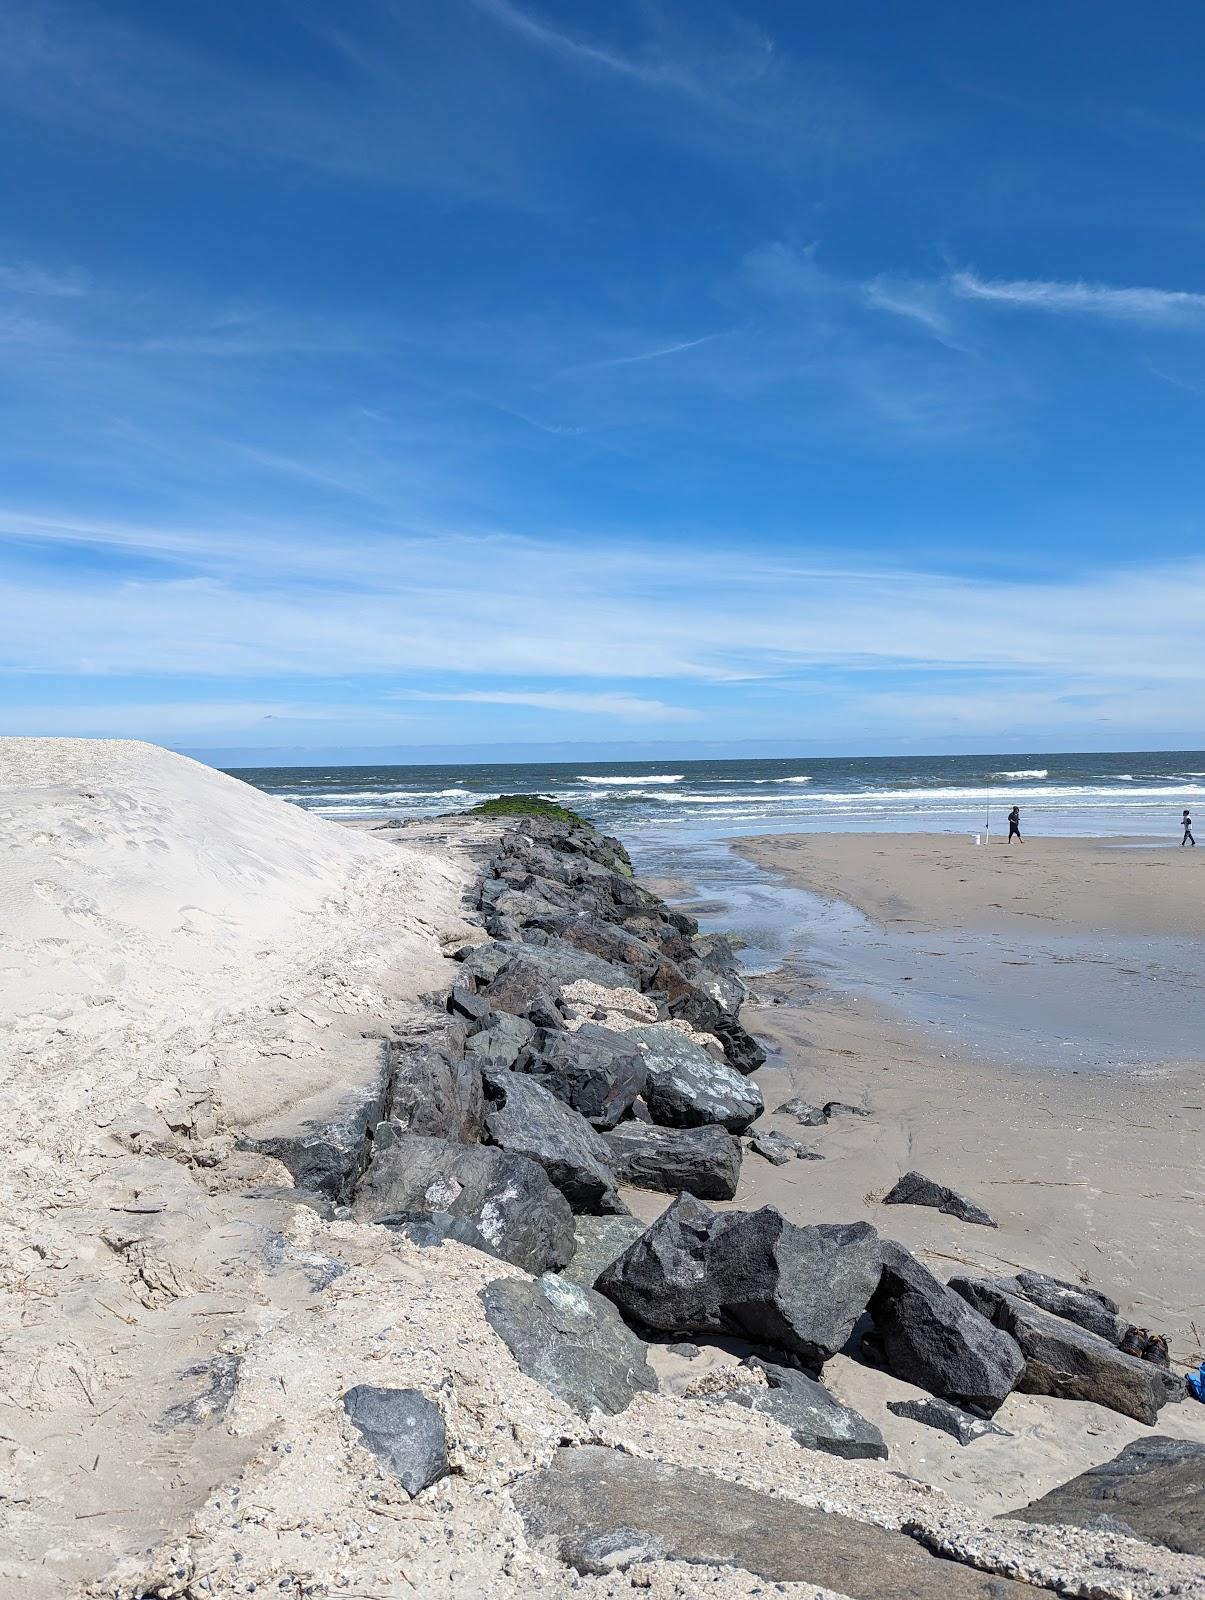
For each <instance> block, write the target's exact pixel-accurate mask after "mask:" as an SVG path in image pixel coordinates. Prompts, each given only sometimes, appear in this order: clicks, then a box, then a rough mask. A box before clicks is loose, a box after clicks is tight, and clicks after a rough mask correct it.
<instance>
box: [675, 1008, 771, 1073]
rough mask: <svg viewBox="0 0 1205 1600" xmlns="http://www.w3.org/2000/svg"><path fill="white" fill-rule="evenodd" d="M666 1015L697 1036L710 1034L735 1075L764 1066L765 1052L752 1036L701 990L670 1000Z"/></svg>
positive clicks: (730, 1014) (726, 1009)
mask: <svg viewBox="0 0 1205 1600" xmlns="http://www.w3.org/2000/svg"><path fill="white" fill-rule="evenodd" d="M669 1012H670V1016H671V1017H677V1018H678V1019H679V1021H681V1022H689V1023H690V1025H691V1027H692V1028H695V1029H697V1030H698V1032H699V1033H711V1034H714V1035H715V1037H716V1038H717V1039H718V1040H719V1041H720V1043H721V1044H722V1045H723V1047H724V1055H725V1057H726V1058H727V1060H728V1064H729V1065H730V1066H733V1067H735V1068H736V1070H737V1071H738V1072H744V1073H746V1074H747V1073H750V1072H756V1071H757V1069H758V1067H761V1066H764V1065H765V1061H766V1052H765V1051H764V1050H763V1049H762V1047H761V1045H759V1044H758V1042H757V1040H756V1039H755V1038H754V1037H753V1035H752V1034H751V1033H750V1032H749V1031H748V1030H747V1029H745V1028H743V1027H742V1026H741V1024H740V1023H739V1022H738V1021H737V1018H736V1016H735V1015H734V1014H733V1013H732V1012H731V1011H729V1010H728V1008H727V1007H726V1006H724V1005H721V1003H720V1002H719V1001H718V1000H716V999H715V998H714V997H713V996H712V995H709V994H707V993H705V991H704V990H702V989H699V988H696V987H694V986H691V987H688V988H687V989H686V990H685V991H684V992H683V993H681V994H679V995H678V996H677V997H671V999H670V1002H669Z"/></svg>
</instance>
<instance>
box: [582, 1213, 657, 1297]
mask: <svg viewBox="0 0 1205 1600" xmlns="http://www.w3.org/2000/svg"><path fill="white" fill-rule="evenodd" d="M647 1226H648V1224H647V1223H645V1222H641V1220H640V1218H639V1217H631V1216H615V1217H577V1218H575V1219H574V1225H573V1237H574V1240H575V1242H576V1245H577V1248H576V1249H575V1250H574V1252H573V1260H572V1261H570V1263H569V1265H568V1266H566V1267H562V1268H561V1277H562V1278H566V1279H568V1281H569V1282H570V1283H580V1284H582V1285H584V1286H585V1287H586V1288H587V1289H593V1287H594V1284H595V1280H596V1279H597V1278H598V1275H599V1273H600V1272H602V1270H603V1269H604V1267H609V1266H610V1265H611V1263H612V1261H615V1260H616V1259H617V1258H618V1257H619V1256H621V1255H622V1254H623V1252H624V1251H625V1250H626V1249H627V1247H628V1246H629V1245H630V1244H631V1243H632V1242H633V1241H634V1240H636V1239H639V1237H640V1235H641V1234H642V1233H643V1232H644V1230H645V1228H646V1227H647Z"/></svg>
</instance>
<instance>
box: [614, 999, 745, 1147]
mask: <svg viewBox="0 0 1205 1600" xmlns="http://www.w3.org/2000/svg"><path fill="white" fill-rule="evenodd" d="M624 1037H625V1038H626V1039H627V1040H628V1041H629V1042H630V1043H631V1044H633V1045H635V1047H636V1049H637V1050H639V1052H640V1055H641V1057H642V1059H643V1061H644V1065H645V1068H646V1070H647V1073H648V1078H647V1082H646V1083H645V1087H644V1099H645V1103H646V1104H647V1105H648V1108H649V1111H650V1113H651V1114H652V1118H653V1121H654V1122H660V1123H664V1124H666V1125H667V1126H669V1127H672V1128H697V1127H701V1126H703V1125H704V1124H706V1123H709V1122H715V1123H719V1124H720V1126H721V1127H724V1128H727V1129H728V1131H729V1133H743V1132H744V1131H745V1129H746V1128H747V1127H748V1126H749V1125H750V1123H752V1122H755V1121H756V1120H757V1118H758V1117H760V1116H761V1114H762V1112H763V1110H764V1109H765V1106H764V1104H763V1101H762V1094H761V1090H760V1089H759V1088H758V1086H757V1085H756V1084H755V1083H753V1082H751V1081H750V1079H749V1078H747V1077H745V1076H744V1075H743V1074H742V1073H739V1072H737V1071H736V1070H735V1068H733V1067H730V1066H729V1065H728V1063H727V1062H726V1061H717V1060H716V1058H715V1056H713V1055H712V1054H711V1053H710V1052H709V1051H707V1050H704V1049H703V1048H702V1047H701V1046H700V1045H697V1044H696V1043H695V1042H694V1041H693V1040H691V1039H688V1038H687V1037H686V1036H685V1034H683V1033H681V1032H679V1031H678V1029H677V1028H674V1027H671V1026H669V1025H667V1024H666V1023H654V1024H652V1025H651V1026H648V1027H643V1028H632V1029H630V1030H629V1031H628V1032H627V1033H626V1034H625V1035H624Z"/></svg>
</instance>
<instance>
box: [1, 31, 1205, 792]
mask: <svg viewBox="0 0 1205 1600" xmlns="http://www.w3.org/2000/svg"><path fill="white" fill-rule="evenodd" d="M1203 55H1205V10H1202V9H1201V8H1198V7H1187V6H1181V7H1170V6H1169V7H1146V8H1140V7H1135V6H1133V5H1130V4H1127V5H1122V4H1113V3H1108V0H1094V3H1082V4H1080V3H1074V0H1065V3H1060V4H1059V5H1057V6H1051V5H1049V4H1046V3H1042V4H1033V3H1027V0H1021V3H1014V4H1012V5H1010V6H1007V7H994V8H988V7H981V6H968V5H966V4H965V0H963V3H959V4H941V3H934V0H916V3H914V4H911V5H907V6H903V5H900V4H898V3H897V0H863V3H861V4H859V5H856V6H816V7H801V6H787V5H782V4H771V3H763V4H751V3H746V4H741V5H719V4H712V3H711V0H607V3H606V4H604V3H602V0H592V3H587V0H577V3H575V4H570V3H566V0H441V3H440V4H438V5H432V4H428V3H426V0H352V3H348V4H345V5H342V6H337V7H336V6H331V5H329V4H327V3H323V0H287V3H286V0H253V3H252V4H250V5H248V4H247V0H240V3H239V4H237V5H236V4H233V3H230V0H208V3H207V4H206V5H204V6H186V5H182V4H178V3H164V0H141V3H140V0H105V3H103V4H100V3H88V0H0V608H2V614H3V616H4V619H5V622H4V626H3V628H0V726H2V727H3V729H4V730H5V731H10V732H17V733H80V734H121V735H134V736H139V737H147V738H152V739H157V740H159V741H161V742H164V743H168V744H171V745H173V746H176V747H178V748H183V749H190V750H204V751H209V752H220V753H221V755H222V757H223V758H224V759H232V758H233V759H237V757H238V755H239V753H240V752H241V753H243V755H244V756H245V757H246V759H248V760H265V759H271V755H272V752H274V751H278V752H280V753H281V759H287V760H289V761H301V760H306V759H310V758H312V759H314V760H319V761H320V760H328V759H331V758H332V757H333V756H337V755H338V754H339V753H344V754H346V755H347V756H348V757H349V758H354V757H355V756H356V755H360V754H370V755H371V756H372V757H373V758H375V759H380V758H382V757H383V756H385V755H386V754H388V753H389V752H391V751H397V752H402V753H405V754H410V753H414V754H416V756H421V752H422V750H423V748H424V747H426V746H429V745H439V746H441V747H452V748H454V749H456V750H457V751H459V752H461V753H471V752H472V750H473V749H474V748H476V747H479V746H480V747H485V746H489V747H490V748H489V754H490V755H495V756H496V755H497V754H498V753H499V750H500V749H501V750H513V751H514V752H515V753H516V754H522V751H523V749H524V747H525V746H528V745H537V744H538V745H540V746H542V747H543V746H548V745H554V744H561V743H562V742H565V741H569V742H572V743H575V744H577V745H578V746H579V747H580V748H581V749H582V750H583V751H584V750H587V749H597V750H598V751H599V752H600V753H603V754H608V753H616V754H621V753H623V751H624V750H626V749H635V748H636V747H637V746H639V747H640V748H641V749H646V748H650V749H655V748H656V747H657V745H658V742H659V741H667V742H672V744H673V747H674V748H675V749H676V750H677V751H678V753H679V754H687V753H689V751H690V750H691V749H692V748H695V747H698V748H699V749H700V750H702V749H703V748H704V747H705V748H706V750H707V752H708V753H712V752H714V751H715V750H716V749H717V748H731V752H732V753H733V754H735V755H739V754H742V753H745V751H747V750H748V749H750V748H751V745H750V743H749V741H758V747H759V748H762V747H764V748H765V749H767V750H769V749H774V750H782V751H783V752H785V753H791V752H794V751H798V752H800V753H806V752H809V751H811V752H825V751H831V752H836V753H859V752H863V751H865V752H874V751H882V752H888V753H890V752H893V751H907V750H912V751H942V750H951V751H956V750H990V749H1001V750H1003V749H1041V748H1081V749H1089V748H1098V749H1099V748H1133V747H1148V748H1152V747H1199V746H1200V745H1202V744H1205V733H1203V732H1202V722H1203V718H1202V711H1201V693H1200V691H1201V684H1202V678H1203V677H1205V627H1203V626H1202V622H1203V619H1205V545H1203V543H1202V535H1203V531H1205V529H1203V517H1202V491H1203V489H1205V450H1203V449H1202V443H1203V440H1202V422H1203V420H1205V181H1203V180H1205V112H1203V111H1202V109H1201V101H1200V92H1199V63H1200V61H1201V59H1202V57H1203Z"/></svg>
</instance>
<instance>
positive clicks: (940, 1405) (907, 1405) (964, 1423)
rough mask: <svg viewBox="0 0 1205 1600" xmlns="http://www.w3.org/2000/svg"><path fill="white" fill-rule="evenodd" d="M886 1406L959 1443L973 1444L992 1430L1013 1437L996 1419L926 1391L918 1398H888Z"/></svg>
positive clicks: (1004, 1436) (1000, 1436) (1003, 1437)
mask: <svg viewBox="0 0 1205 1600" xmlns="http://www.w3.org/2000/svg"><path fill="white" fill-rule="evenodd" d="M887 1409H888V1411H891V1412H894V1414H895V1415H896V1416H897V1417H907V1418H908V1419H909V1421H911V1422H919V1423H921V1424H923V1426H924V1427H926V1428H936V1429H937V1430H938V1431H939V1432H940V1433H948V1434H949V1435H950V1437H951V1438H952V1439H957V1440H958V1443H959V1444H974V1442H975V1440H976V1439H982V1438H984V1437H985V1436H986V1435H987V1434H989V1433H994V1434H996V1435H997V1436H998V1437H999V1438H1001V1439H1011V1438H1012V1434H1011V1433H1009V1432H1008V1430H1007V1429H1006V1428H998V1427H997V1426H996V1424H995V1423H994V1422H988V1421H986V1420H985V1418H983V1417H973V1416H972V1415H971V1413H970V1412H969V1411H963V1410H962V1409H961V1408H960V1407H959V1406H952V1405H951V1404H950V1402H949V1401H948V1400H938V1399H936V1398H935V1397H934V1396H933V1395H924V1396H922V1397H921V1398H920V1399H917V1400H888V1402H887Z"/></svg>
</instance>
